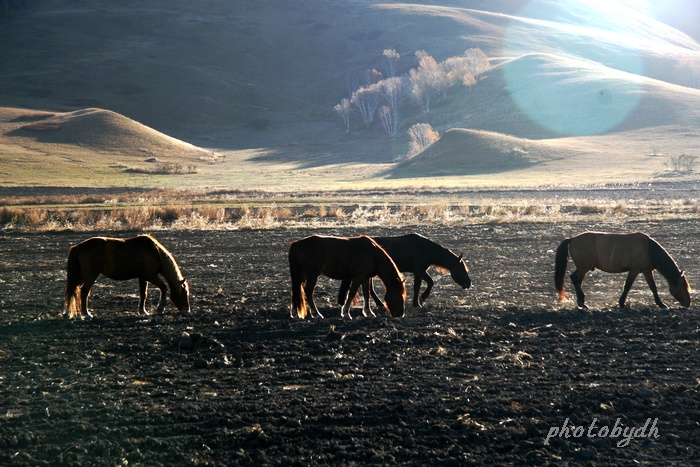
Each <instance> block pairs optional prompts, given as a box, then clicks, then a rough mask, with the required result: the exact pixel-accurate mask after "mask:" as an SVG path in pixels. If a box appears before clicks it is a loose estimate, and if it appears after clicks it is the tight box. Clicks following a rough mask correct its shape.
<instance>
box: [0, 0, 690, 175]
mask: <svg viewBox="0 0 700 467" xmlns="http://www.w3.org/2000/svg"><path fill="white" fill-rule="evenodd" d="M6 3H7V2H6ZM659 3H662V2H659ZM663 3H664V5H666V7H667V10H666V11H663V12H662V11H661V10H660V8H661V7H660V6H658V5H657V6H654V7H653V8H652V7H650V9H649V10H648V11H644V10H643V9H642V6H640V4H638V3H637V2H634V1H632V0H621V1H617V2H610V3H609V4H603V2H573V1H572V2H558V1H553V0H535V1H525V0H514V1H507V0H492V1H484V0H464V1H460V2H455V1H452V0H445V1H425V2H415V3H400V2H379V1H370V0H368V1H359V2H358V1H351V0H339V1H334V2H328V1H326V0H308V1H303V2H301V1H300V2H289V1H285V0H269V1H264V2H263V1H259V0H237V1H229V0H212V1H208V2H205V3H202V2H192V1H189V0H149V1H148V2H138V1H135V0H128V1H120V2H114V1H110V0H37V1H36V2H18V3H17V4H18V5H19V4H21V6H22V8H20V9H13V11H12V12H11V14H8V15H6V16H3V17H2V21H1V22H0V43H2V44H3V46H2V47H0V63H2V64H3V65H2V67H3V73H1V74H0V89H2V92H1V93H0V107H2V108H5V109H10V108H11V109H24V110H21V112H23V113H25V114H31V113H32V112H35V113H36V115H39V113H40V112H47V114H46V115H48V114H52V115H51V116H47V117H46V118H45V119H44V120H43V121H40V120H37V121H35V122H9V120H8V119H5V122H9V123H8V124H6V125H0V131H4V132H2V133H0V165H2V164H3V163H6V162H3V161H7V160H11V159H12V154H13V149H12V148H18V147H21V148H22V151H25V150H26V148H25V147H24V146H22V145H23V144H24V143H25V142H33V143H36V144H43V145H51V144H54V145H61V146H62V150H61V151H62V152H65V151H67V150H68V149H66V148H68V147H70V146H73V147H75V148H76V149H78V150H80V151H85V150H90V151H93V152H94V153H95V154H96V155H98V156H99V154H105V153H110V154H111V153H114V152H115V151H116V152H118V153H120V154H121V155H124V156H129V157H134V156H136V157H140V156H142V155H144V156H146V155H154V156H155V157H159V158H161V157H163V158H167V157H169V156H168V154H176V156H173V157H176V158H181V159H182V160H196V159H198V158H201V157H204V158H207V157H210V156H211V154H212V153H210V152H207V151H208V150H211V151H217V152H224V153H227V154H237V153H240V154H243V153H245V154H246V155H245V156H241V157H240V159H241V160H242V161H245V162H246V163H248V162H250V163H251V164H253V165H252V167H253V169H252V170H255V169H254V167H256V165H255V164H261V163H262V162H265V163H268V162H272V163H279V164H286V163H292V164H298V165H299V166H300V167H316V166H319V165H323V164H338V163H341V164H342V163H355V164H371V163H375V164H390V163H391V162H392V161H393V160H395V159H396V158H397V157H399V156H401V155H402V154H405V152H406V150H407V147H408V136H407V134H406V130H407V129H408V127H410V126H411V125H412V124H414V123H423V122H427V123H430V124H431V125H432V126H433V128H435V129H436V130H437V131H439V132H440V134H442V135H444V136H443V139H444V140H442V141H439V142H438V143H437V144H435V145H434V146H433V147H432V148H431V149H430V150H429V151H428V152H426V154H424V155H421V156H419V157H417V158H416V159H415V160H414V161H412V162H411V163H410V164H409V163H407V164H405V165H402V166H400V167H398V168H397V171H405V170H408V169H409V168H410V167H415V168H418V166H419V165H420V164H421V163H423V162H421V160H422V159H425V158H432V160H435V161H438V160H439V161H442V162H440V163H441V164H445V165H444V168H440V169H439V171H441V172H445V171H450V170H454V171H457V172H459V173H462V172H461V171H462V170H463V165H462V164H463V162H464V160H462V156H460V154H468V155H469V157H471V158H472V159H470V167H471V168H474V167H481V166H483V167H484V170H486V169H489V170H495V169H496V168H497V167H506V166H510V165H512V164H517V165H520V166H532V167H537V166H538V165H539V164H541V163H543V162H542V161H551V160H557V159H556V158H557V157H565V156H566V154H569V153H568V152H566V151H563V152H562V153H561V154H563V155H559V152H557V151H556V150H555V151H549V149H548V148H550V147H552V146H551V145H552V143H551V141H553V140H555V139H558V138H569V137H588V138H594V139H595V142H596V144H607V143H606V141H605V140H604V138H608V139H609V140H610V139H611V138H612V139H614V140H615V141H614V143H611V144H608V147H610V148H613V149H614V150H616V151H618V154H619V155H624V156H625V157H627V156H628V155H629V154H630V153H631V152H636V151H639V147H638V146H636V145H637V144H642V143H640V142H639V141H636V142H635V141H629V145H630V146H627V144H628V143H627V142H626V138H628V135H627V134H623V133H626V132H633V131H638V130H645V129H646V130H649V131H646V132H642V133H636V134H653V135H654V138H655V140H654V141H650V142H649V143H648V145H654V146H657V147H662V148H667V149H666V150H667V151H670V149H673V151H679V152H680V151H683V152H685V151H692V150H694V148H696V147H698V145H700V141H698V139H695V137H688V138H684V139H682V140H679V139H677V138H676V137H675V135H676V134H678V132H681V131H683V129H684V128H691V127H694V126H697V125H698V123H700V118H699V117H698V115H700V106H698V103H700V102H699V99H700V94H699V93H698V91H697V90H696V89H694V88H693V87H692V86H693V85H696V84H698V81H699V80H698V76H697V72H696V75H694V74H693V70H692V68H689V67H682V66H679V65H680V58H682V57H686V58H689V60H690V62H691V63H696V62H694V61H697V63H698V64H700V45H698V43H697V42H696V41H695V39H693V37H697V32H698V30H700V26H698V24H700V22H690V21H687V18H685V19H682V18H679V17H678V16H677V15H673V14H671V10H670V8H671V6H672V5H676V6H678V5H679V4H680V3H681V2H680V1H679V0H669V2H663ZM13 4H14V3H13ZM679 10H680V9H679ZM686 11H687V12H688V13H687V15H688V16H690V15H693V14H696V13H697V12H696V11H695V9H693V8H690V9H689V8H687V5H686ZM662 13H663V14H662ZM654 15H656V16H654ZM660 19H669V21H670V19H673V21H672V24H668V23H664V22H663V21H661V20H660ZM674 26H679V27H683V28H684V29H683V30H680V29H677V28H675V27H674ZM469 48H480V49H482V50H483V51H484V52H485V53H486V55H487V56H488V57H489V58H490V59H491V64H492V65H493V67H492V68H491V69H490V70H487V71H486V72H485V73H483V74H482V75H480V76H478V77H477V78H478V82H477V84H476V85H474V86H472V88H471V89H467V88H460V89H454V90H451V91H449V92H446V93H444V94H441V95H437V96H436V97H435V101H434V103H433V104H432V105H431V110H430V113H429V114H423V113H422V112H421V110H420V108H418V106H416V105H415V104H413V103H411V102H410V100H409V99H408V98H404V99H403V102H402V104H401V110H400V128H399V131H398V133H397V134H396V136H395V137H394V138H389V137H388V136H387V135H386V134H385V133H384V132H383V130H382V129H381V127H380V125H378V124H374V125H370V126H369V127H365V126H364V125H362V124H361V123H360V122H359V120H358V118H357V116H356V115H353V116H352V119H353V120H352V125H351V131H350V132H349V133H347V134H346V133H345V132H344V128H343V125H342V123H341V121H340V119H339V116H338V115H337V114H336V113H335V112H334V111H333V110H332V109H333V106H334V105H335V104H337V103H338V102H339V101H340V100H341V99H342V98H344V97H347V96H348V95H349V93H350V92H351V91H352V90H353V89H356V88H357V87H358V86H360V85H362V84H363V82H364V81H363V80H364V76H365V72H366V71H367V70H371V69H376V70H377V71H379V72H380V73H383V74H384V76H385V75H386V73H387V67H386V60H385V58H384V57H383V55H382V52H383V51H384V50H385V49H395V50H396V51H398V52H399V53H400V55H401V59H400V61H399V63H398V64H397V72H398V73H399V74H401V73H406V72H408V70H409V69H411V68H414V67H416V66H417V63H416V58H415V56H414V53H415V52H416V51H417V50H425V51H427V52H428V53H429V54H430V55H432V56H433V57H435V59H436V60H438V61H442V60H445V59H447V58H449V57H454V56H458V55H460V54H463V53H464V51H465V50H467V49H469ZM0 120H2V116H1V115H0ZM10 120H11V119H10ZM10 123H12V124H10ZM32 125H34V127H35V130H34V131H32V129H31V126H32ZM21 126H24V127H25V128H23V129H22V128H19V127H21ZM3 128H4V130H2V129H3ZM41 128H43V129H41ZM52 128H60V129H52ZM36 129H39V130H38V131H37V130H36ZM463 130H464V131H463ZM493 133H498V134H499V135H494V134H493ZM166 135H167V136H166ZM510 138H517V139H518V140H517V144H518V147H526V149H525V152H526V155H523V154H521V156H523V157H520V156H518V155H517V154H515V153H512V151H511V150H512V147H511V146H513V144H515V143H516V140H511V139H510ZM601 138H603V139H601ZM699 138H700V137H699ZM543 139H544V140H547V141H549V143H548V144H547V145H544V146H542V145H539V143H537V140H543ZM590 141H593V140H589V141H588V142H590ZM185 142H187V143H185ZM588 142H584V141H578V145H579V146H581V147H587V148H592V147H593V146H592V145H589V144H587V143H588ZM188 143H191V144H188ZM584 143H585V144H584ZM608 143H609V141H608ZM644 144H647V143H644ZM465 145H466V146H469V145H474V147H473V148H471V150H468V149H469V148H466V147H465V149H464V150H463V151H462V149H461V148H460V146H465ZM548 145H549V146H548ZM567 145H568V144H565V146H567ZM554 146H556V145H554ZM31 147H32V148H33V147H34V146H31ZM200 148H207V149H206V150H203V149H200ZM499 150H501V151H504V152H503V153H501V154H500V155H498V154H497V152H498V151H499ZM37 151H39V152H40V153H47V154H52V151H50V150H48V149H47V146H42V147H41V148H39V149H37ZM42 151H43V152H42ZM251 151H252V152H255V153H256V154H257V156H256V157H248V154H249V152H251ZM478 151H485V153H484V154H477V152H478ZM30 152H31V151H30ZM487 156H488V157H487ZM26 157H27V158H29V157H33V156H31V155H30V154H27V156H26ZM552 158H554V159H552ZM67 160H69V158H67V157H64V158H62V159H57V160H55V161H54V163H56V164H64V163H67V162H66V161H67ZM229 160H231V159H230V158H229ZM95 161H96V162H95V163H101V162H100V161H98V160H97V159H95ZM478 161H483V164H481V163H477V164H474V162H478ZM488 161H491V162H492V164H493V165H491V166H489V167H487V166H488V163H487V162H488ZM651 162H653V163H654V164H657V165H658V161H646V162H645V163H651ZM104 163H108V161H105V162H104ZM498 164H501V165H498ZM509 164H510V165H509ZM258 166H259V165H258ZM241 167H242V166H241V164H240V163H239V164H235V165H232V166H231V167H230V168H229V169H231V170H234V169H235V170H241ZM223 170H228V169H224V168H223V166H222V167H221V169H220V170H219V172H218V173H216V175H217V176H221V177H223V175H221V174H220V173H221V172H222V171H223ZM379 170H382V171H383V170H384V167H381V168H380V169H379ZM436 170H437V169H436ZM470 170H471V169H470ZM652 170H656V169H655V168H654V169H652V167H649V169H648V172H649V173H652ZM0 172H3V173H6V174H12V173H14V172H12V171H10V170H4V171H3V170H0ZM212 173H214V172H212ZM455 173H456V172H455ZM210 175H211V174H202V175H201V177H205V176H210ZM10 177H11V176H10V175H6V178H10ZM239 178H240V177H239ZM0 182H3V180H2V179H0ZM192 183H202V184H208V183H209V181H207V180H205V179H204V178H202V180H201V181H200V182H192ZM217 183H222V182H220V181H218V178H217ZM226 183H227V182H226Z"/></svg>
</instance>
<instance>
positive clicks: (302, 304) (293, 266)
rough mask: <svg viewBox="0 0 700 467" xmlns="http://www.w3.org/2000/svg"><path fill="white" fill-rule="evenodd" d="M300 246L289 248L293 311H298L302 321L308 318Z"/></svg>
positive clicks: (293, 243) (295, 245)
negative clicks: (300, 261)
mask: <svg viewBox="0 0 700 467" xmlns="http://www.w3.org/2000/svg"><path fill="white" fill-rule="evenodd" d="M297 249H298V245H297V244H296V242H292V244H291V245H290V246H289V272H290V274H291V276H292V311H296V313H297V316H298V317H299V318H301V319H304V318H306V296H305V295H304V288H303V283H304V280H303V278H304V273H303V270H302V268H301V264H299V253H298V251H297Z"/></svg>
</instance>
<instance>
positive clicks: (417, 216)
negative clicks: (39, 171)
mask: <svg viewBox="0 0 700 467" xmlns="http://www.w3.org/2000/svg"><path fill="white" fill-rule="evenodd" d="M230 195H231V194H226V195H225V196H224V197H225V198H227V199H228V202H224V201H222V199H221V198H220V197H219V198H217V199H216V203H214V202H213V200H212V199H211V198H208V199H207V198H206V196H205V195H202V197H201V198H197V195H196V194H193V193H189V194H188V196H189V197H190V198H189V199H188V198H187V196H185V195H184V194H183V193H179V192H167V191H166V192H155V193H149V194H143V193H142V194H140V195H139V194H130V195H119V196H115V197H113V198H109V199H107V200H102V199H101V198H96V197H95V196H94V195H88V196H85V197H66V198H65V199H64V201H68V200H69V201H70V203H68V204H64V205H60V204H59V205H57V204H55V202H56V200H57V198H56V197H47V200H50V201H52V203H54V204H51V205H50V206H48V207H47V206H46V205H42V204H39V203H37V204H29V203H27V204H24V205H22V206H18V205H14V206H8V205H5V206H4V207H2V208H1V209H0V228H2V229H4V230H19V231H29V232H41V231H55V230H74V231H91V230H103V231H104V230H113V231H124V230H151V231H156V230H162V229H175V230H238V229H269V228H280V227H287V228H291V227H316V228H331V227H338V226H345V225H353V226H356V227H363V228H364V227H404V226H423V225H443V226H460V225H471V224H499V223H513V222H532V223H537V222H574V221H576V222H592V223H593V222H596V223H598V222H618V221H619V220H620V219H622V218H625V219H636V218H640V219H644V220H650V219H656V220H664V219H671V218H674V219H675V218H696V217H698V215H699V214H700V202H699V201H698V200H695V199H682V200H675V199H668V200H661V201H650V200H647V201H636V202H633V201H629V202H620V201H606V200H603V201H601V200H586V199H583V200H582V199H569V200H560V202H559V203H557V204H550V205H545V204H542V203H540V202H538V201H536V200H526V199H523V200H517V199H513V200H505V201H502V202H488V203H486V202H484V203H475V204H465V203H456V202H455V203H452V202H446V201H434V202H425V203H412V202H402V203H385V204H382V205H372V204H356V203H347V204H340V203H339V204H325V203H324V204H320V203H319V204H318V205H316V206H309V205H308V204H305V205H299V204H288V205H285V204H278V203H277V202H274V201H273V202H270V199H269V198H268V199H264V200H259V201H258V203H259V204H258V205H255V206H253V205H250V204H238V203H236V201H235V200H236V195H235V194H234V195H233V196H232V197H229V196H230ZM205 199H206V200H207V202H204V200H205ZM307 201H308V200H307Z"/></svg>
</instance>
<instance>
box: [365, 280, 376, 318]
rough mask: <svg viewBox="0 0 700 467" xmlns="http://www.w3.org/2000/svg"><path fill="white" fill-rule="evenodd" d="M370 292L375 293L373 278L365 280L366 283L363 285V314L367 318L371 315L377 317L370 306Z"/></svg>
mask: <svg viewBox="0 0 700 467" xmlns="http://www.w3.org/2000/svg"><path fill="white" fill-rule="evenodd" d="M370 291H372V292H374V287H373V286H372V278H371V277H369V278H367V279H365V281H364V282H363V283H362V299H363V301H364V303H363V304H362V314H363V315H365V318H366V317H368V316H369V315H372V316H375V317H376V316H377V315H375V314H374V311H372V306H371V305H370V302H369V295H370ZM375 295H376V294H375Z"/></svg>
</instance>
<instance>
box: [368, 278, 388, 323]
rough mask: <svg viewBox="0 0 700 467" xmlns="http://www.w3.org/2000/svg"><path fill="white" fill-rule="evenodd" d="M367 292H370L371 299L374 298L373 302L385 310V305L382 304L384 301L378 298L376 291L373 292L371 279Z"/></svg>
mask: <svg viewBox="0 0 700 467" xmlns="http://www.w3.org/2000/svg"><path fill="white" fill-rule="evenodd" d="M369 293H370V294H372V300H374V303H376V305H377V307H378V308H380V309H383V310H386V307H385V306H384V301H383V300H382V299H381V298H379V295H377V292H375V290H374V281H373V280H372V279H370V280H369ZM375 316H376V315H375Z"/></svg>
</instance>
